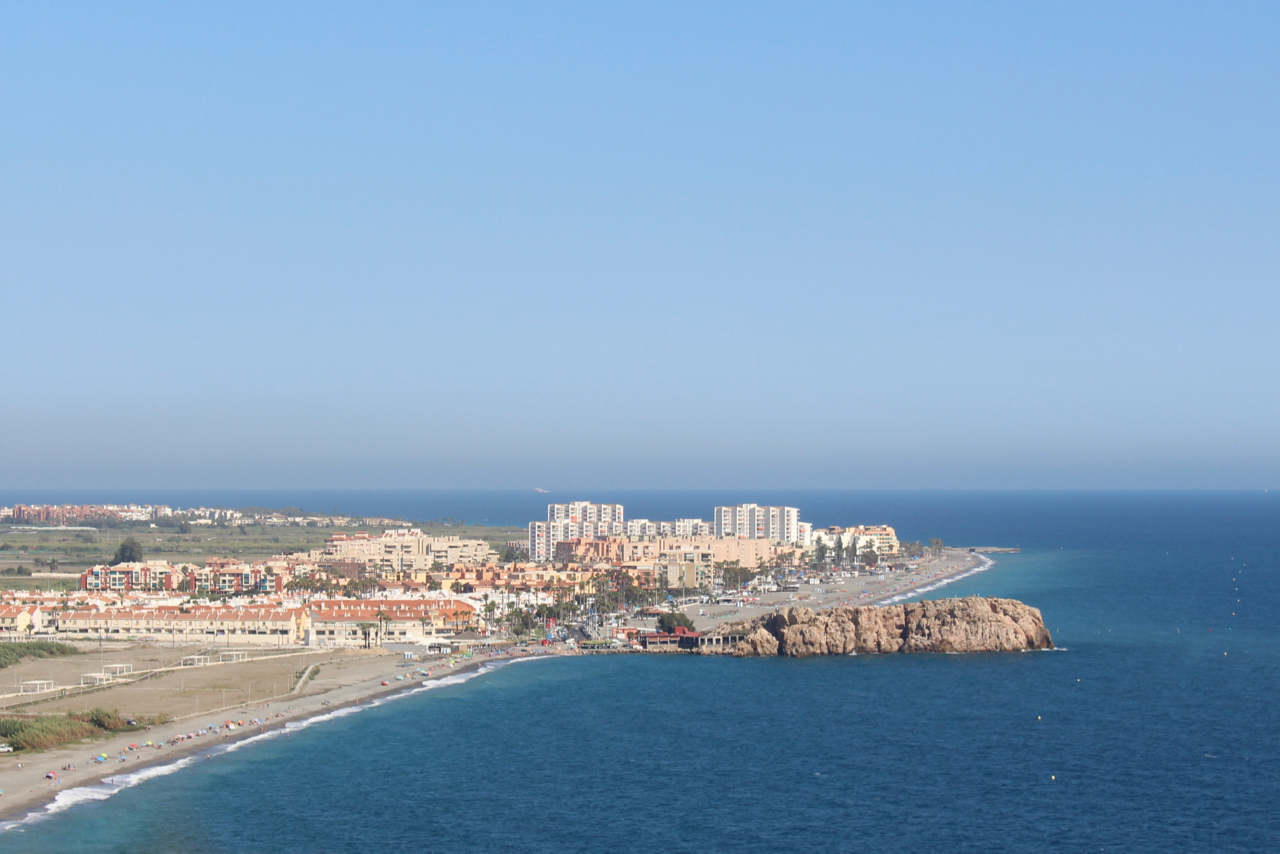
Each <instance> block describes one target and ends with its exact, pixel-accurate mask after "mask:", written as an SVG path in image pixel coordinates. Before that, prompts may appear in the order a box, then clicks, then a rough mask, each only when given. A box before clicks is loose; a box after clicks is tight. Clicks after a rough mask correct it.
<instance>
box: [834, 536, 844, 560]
mask: <svg viewBox="0 0 1280 854" xmlns="http://www.w3.org/2000/svg"><path fill="white" fill-rule="evenodd" d="M843 560H844V539H843V538H842V537H841V536H840V535H839V534H837V535H836V541H835V543H834V544H833V545H832V546H831V563H832V565H833V566H839V565H840V562H841V561H843Z"/></svg>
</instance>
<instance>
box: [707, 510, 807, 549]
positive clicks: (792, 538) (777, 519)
mask: <svg viewBox="0 0 1280 854" xmlns="http://www.w3.org/2000/svg"><path fill="white" fill-rule="evenodd" d="M713 525H714V529H715V535H716V536H717V537H737V538H738V539H741V540H775V541H778V542H783V543H792V544H794V545H798V546H804V545H807V542H806V541H807V540H808V539H809V537H808V535H809V533H810V532H811V531H812V530H813V526H812V525H810V524H809V523H807V522H801V521H800V511H799V510H797V509H796V508H795V507H762V506H760V505H758V504H739V505H738V506H736V507H717V508H716V513H715V518H714V522H713Z"/></svg>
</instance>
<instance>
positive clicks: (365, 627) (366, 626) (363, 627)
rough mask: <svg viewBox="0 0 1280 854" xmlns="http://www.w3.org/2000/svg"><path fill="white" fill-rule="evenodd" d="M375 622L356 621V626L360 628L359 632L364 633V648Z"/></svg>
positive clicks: (367, 643) (367, 644)
mask: <svg viewBox="0 0 1280 854" xmlns="http://www.w3.org/2000/svg"><path fill="white" fill-rule="evenodd" d="M376 625H377V624H376V623H357V624H356V628H358V629H360V633H361V634H362V635H364V648H365V649H368V648H369V635H370V634H371V633H372V632H373V629H374V627H375V626H376Z"/></svg>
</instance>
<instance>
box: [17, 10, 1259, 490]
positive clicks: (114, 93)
mask: <svg viewBox="0 0 1280 854" xmlns="http://www.w3.org/2000/svg"><path fill="white" fill-rule="evenodd" d="M1277 44H1280V6H1277V5H1276V4H1248V3H1236V4H1209V3H1205V4H1175V3H1142V4H1123V3H1113V2H1108V3H1096V4H1089V3H1037V4H1025V3H1012V4H984V3H968V4H952V3H947V4H942V3H939V4H818V3H814V4H748V3H741V2H734V3H723V4H705V3H703V4H699V3H692V4H691V3H674V4H626V5H624V4H599V3H583V4H576V5H575V4H546V3H512V4H493V3H469V4H452V5H430V4H421V3H382V4H376V5H374V4H319V3H306V4H261V3H251V4H243V5H232V4H218V6H217V8H212V7H209V8H205V7H202V6H200V5H198V4H181V5H179V4H154V5H150V4H127V5H126V4H114V5H107V4H52V3H50V4H21V5H20V4H9V5H7V6H5V7H3V8H2V9H0V109H3V115H4V121H3V123H2V124H0V360H2V361H3V364H4V366H5V368H4V370H3V372H0V435H2V436H3V437H4V441H3V442H0V485H3V486H5V487H9V488H33V489H34V488H40V487H49V488H54V487H59V488H61V487H85V488H89V487H98V488H114V487H132V486H138V487H184V488H243V487H298V486H303V487H534V486H538V487H545V488H557V487H564V486H584V487H617V488H621V487H706V488H711V487H754V486H760V487H775V488H783V487H794V488H808V487H841V488H931V487H939V488H954V487H974V488H1002V487H1010V488H1015V487H1016V488H1064V487H1065V488H1071V487H1103V488H1107V487H1117V488H1140V487H1175V488H1176V487H1235V488H1256V487H1270V486H1275V485H1277V483H1278V482H1280V478H1278V477H1277V475H1280V447H1278V446H1277V439H1276V436H1277V424H1278V423H1280V395H1277V393H1276V384H1277V382H1276V381H1277V374H1278V371H1277V368H1278V367H1280V336H1277V334H1276V325H1277V319H1278V318H1280V282H1278V281H1277V272H1278V271H1280V257H1278V252H1280V245H1278V243H1277V238H1276V235H1277V234H1278V233H1280V216H1278V214H1280V187H1278V186H1277V184H1278V183H1280V182H1278V180H1277V178H1278V177H1280V158H1277V156H1276V141H1277V139H1280V134H1278V133H1277V131H1278V130H1280V121H1278V120H1277V119H1278V118H1280V115H1278V113H1280V52H1278V51H1277V50H1276V45H1277Z"/></svg>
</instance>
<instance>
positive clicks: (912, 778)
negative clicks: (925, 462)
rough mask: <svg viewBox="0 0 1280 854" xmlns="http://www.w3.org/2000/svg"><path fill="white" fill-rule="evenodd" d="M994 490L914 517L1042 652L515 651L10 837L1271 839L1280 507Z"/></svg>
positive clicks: (1238, 499) (1217, 499)
mask: <svg viewBox="0 0 1280 854" xmlns="http://www.w3.org/2000/svg"><path fill="white" fill-rule="evenodd" d="M957 500H959V499H957ZM1005 501H1006V502H1007V503H1006V506H1005V507H1004V508H1003V512H1001V508H1000V506H999V503H1000V502H999V501H998V500H997V498H996V497H993V496H986V497H985V498H983V500H982V501H980V502H976V506H975V504H964V505H955V506H952V507H951V508H950V510H948V509H947V508H946V506H945V505H943V504H939V505H938V506H935V507H931V508H926V509H924V510H921V509H917V511H916V512H917V514H918V515H919V517H920V519H922V520H923V521H922V522H921V523H920V524H921V527H925V528H935V529H947V530H956V531H958V533H959V534H960V535H963V533H964V530H965V529H966V526H967V528H968V529H970V530H972V531H974V532H975V533H974V534H973V536H974V539H975V541H978V540H979V539H980V540H982V541H988V542H997V543H998V544H1006V543H1010V542H1020V543H1022V544H1024V545H1026V546H1028V550H1027V551H1026V552H1024V553H1023V554H1021V555H1009V556H999V557H998V562H997V564H996V565H995V567H994V568H992V569H991V570H989V571H987V572H985V573H982V574H979V575H976V576H973V577H972V578H969V579H966V580H964V581H961V582H958V583H956V584H954V585H952V586H950V587H948V588H946V590H945V593H946V594H947V595H950V594H956V595H965V594H969V593H981V594H987V595H1001V596H1012V597H1016V598H1020V599H1023V600H1024V601H1027V602H1028V603H1030V604H1033V605H1035V606H1037V607H1040V608H1041V609H1042V610H1043V611H1044V614H1045V617H1046V622H1047V624H1048V625H1049V627H1050V629H1051V630H1052V631H1053V633H1054V637H1055V640H1056V641H1057V643H1058V644H1059V645H1060V646H1061V647H1063V649H1061V650H1059V651H1054V652H1039V653H1022V654H1007V655H937V656H860V657H840V658H823V659H808V660H796V661H791V660H778V659H763V660H732V659H723V658H707V659H701V658H697V657H675V656H672V657H657V656H654V657H648V656H610V657H589V658H572V659H570V658H565V659H552V660H546V661H533V662H521V663H517V664H513V665H509V666H505V667H501V668H497V669H493V670H490V671H488V672H485V673H483V674H481V675H478V676H476V677H474V678H471V679H470V680H469V681H465V682H461V683H458V684H452V685H444V686H439V687H434V688H432V689H431V690H427V691H420V692H419V693H414V694H411V695H406V696H403V697H401V698H398V699H394V700H390V701H387V702H383V703H381V704H380V705H377V706H375V707H372V708H368V709H366V710H363V711H359V712H353V713H350V714H346V715H344V716H340V717H335V718H332V719H329V720H325V721H320V722H316V723H313V724H312V725H310V726H307V727H305V728H302V729H300V730H296V731H294V732H293V733H292V734H291V735H288V736H280V737H273V738H266V739H263V740H261V741H258V742H257V743H253V744H249V745H247V746H245V747H243V748H241V749H239V750H236V751H234V752H229V753H225V754H220V755H214V756H213V757H212V758H210V759H204V758H200V759H198V760H196V761H193V762H192V763H190V764H189V765H188V766H186V767H183V768H180V769H177V770H176V771H174V772H173V773H170V774H167V775H166V776H162V777H155V778H153V779H150V780H146V781H144V782H140V783H138V784H137V785H133V786H131V787H128V788H124V789H122V790H120V791H118V792H116V793H115V794H113V795H111V796H110V797H106V798H105V799H104V800H98V801H92V802H85V803H79V804H77V805H75V806H73V807H71V808H69V809H66V810H64V811H62V812H59V813H58V814H56V815H52V816H50V817H48V818H44V819H43V820H37V821H32V822H28V823H25V824H22V825H19V826H17V827H15V828H13V829H11V830H9V831H7V832H5V833H4V834H0V849H4V850H15V851H95V852H97V851H195V852H201V851H209V852H221V851H368V850H397V851H398V850H408V849H413V850H441V851H457V850H470V851H502V850H519V851H527V850H533V851H550V850H555V851H618V850H637V849H658V850H676V851H686V850H687V851H693V850H699V851H706V850H723V851H744V850H747V851H750V850H766V849H768V850H776V849H778V848H779V847H780V846H785V847H786V848H789V849H795V850H806V849H807V850H832V851H845V850H898V849H900V848H902V847H904V846H911V847H919V848H922V849H923V850H942V849H946V850H1009V851H1026V850H1040V849H1044V848H1059V849H1064V850H1073V851H1074V850H1084V849H1103V848H1109V849H1115V848H1120V849H1125V850H1215V851H1218V850H1250V851H1257V850H1276V849H1277V848H1280V811H1277V809H1276V807H1275V805H1276V803H1278V802H1280V728H1278V727H1277V715H1278V712H1277V710H1278V709H1280V703H1278V702H1277V701H1280V678H1278V677H1280V652H1278V651H1277V643H1276V641H1277V625H1278V624H1280V620H1278V619H1277V617H1280V584H1278V583H1277V578H1278V576H1277V559H1276V555H1277V547H1278V546H1280V514H1277V509H1278V507H1280V504H1278V503H1277V502H1276V501H1275V500H1273V499H1272V498H1271V497H1270V496H1269V495H1254V496H1249V495H1240V494H1237V495H1234V496H1222V495H1208V496H1204V495H1201V496H1195V495H1188V496H1181V497H1179V496H1169V495H1147V496H1143V495H1121V496H1114V497H1111V498H1108V497H1100V496H1079V495H1077V496H1057V497H1053V496H1045V497H1044V498H1043V500H1042V501H1041V502H1040V503H1039V504H1037V503H1035V502H1031V503H1030V504H1029V503H1028V500H1027V498H1026V497H1025V496H1022V497H1006V498H1005ZM934 512H939V513H940V514H941V515H939V516H938V518H936V519H930V518H928V516H929V514H930V513H934ZM913 524H915V523H913ZM992 537H1001V539H1000V540H992V539H991V538H992ZM1013 537H1016V538H1017V539H1016V540H1015V539H1011V538H1013ZM952 539H955V536H952ZM1237 600H1239V601H1237ZM1233 614H1234V616H1233ZM82 794H83V795H86V796H88V795H106V794H107V790H106V789H103V790H102V791H100V792H97V793H94V792H86V793H82Z"/></svg>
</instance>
